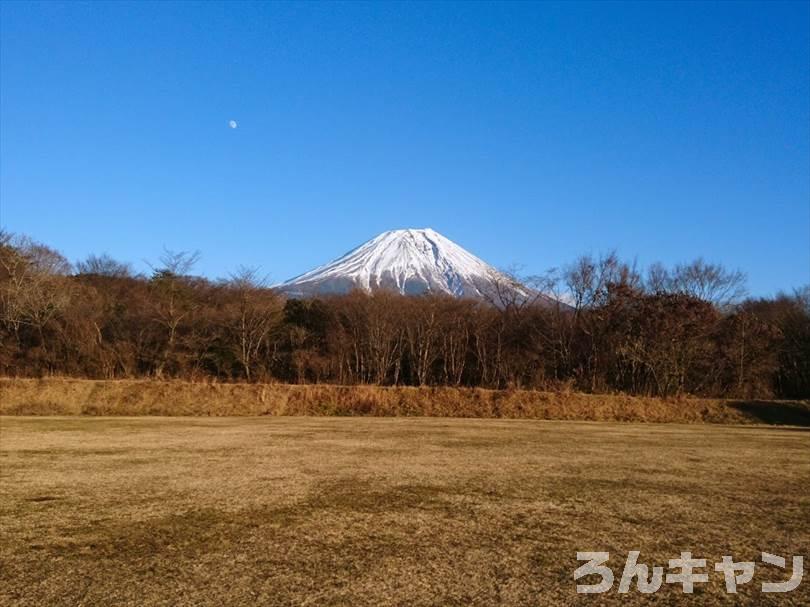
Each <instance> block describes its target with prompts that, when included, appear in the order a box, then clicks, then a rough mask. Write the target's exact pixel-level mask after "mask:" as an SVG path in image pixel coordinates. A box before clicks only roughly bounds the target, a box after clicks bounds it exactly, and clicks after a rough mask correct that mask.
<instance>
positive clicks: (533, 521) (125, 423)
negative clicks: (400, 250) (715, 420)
mask: <svg viewBox="0 0 810 607" xmlns="http://www.w3.org/2000/svg"><path fill="white" fill-rule="evenodd" d="M0 424H1V425H0V429H1V431H0V458H1V459H0V464H1V467H0V473H1V474H2V476H0V483H1V488H2V491H0V516H1V517H2V519H0V524H1V525H2V542H0V558H1V559H2V560H1V561H0V578H1V579H0V604H2V605H94V606H98V605H113V604H114V605H211V606H220V605H224V604H230V605H257V604H258V605H467V604H475V605H493V604H506V605H562V604H578V603H579V602H582V603H590V604H618V603H620V602H621V603H628V602H629V603H631V604H635V603H638V604H640V603H642V602H645V601H644V599H645V598H646V597H644V596H643V595H641V594H638V592H637V591H636V590H635V588H634V589H633V591H632V594H630V595H619V594H618V593H617V590H616V589H617V587H618V577H620V575H621V569H622V567H623V565H624V558H625V556H626V553H627V551H629V550H640V551H641V559H640V560H641V561H642V562H646V563H648V564H657V565H663V566H665V567H666V565H667V560H668V559H670V558H676V557H677V556H678V555H679V553H680V551H682V550H691V551H692V552H693V553H694V554H695V555H696V556H699V557H705V558H707V559H708V560H709V564H710V566H711V565H712V564H713V563H714V562H715V561H718V560H720V559H721V557H722V555H724V554H730V555H733V556H734V557H735V558H736V560H752V561H757V562H758V561H760V558H759V555H760V552H761V551H768V552H772V553H775V554H780V555H783V556H786V557H789V556H793V555H799V554H802V555H805V558H807V555H808V554H810V550H809V549H810V524H808V521H810V433H809V432H807V431H803V430H797V429H774V428H766V427H727V426H719V425H714V426H710V425H701V426H694V425H693V426H682V425H672V424H670V425H656V424H643V425H642V424H611V423H600V424H595V423H572V422H547V421H546V422H544V421H526V420H467V419H424V418H422V419H418V418H415V419H402V418H398V419H380V418H351V419H347V418H283V417H282V418H211V419H203V418H158V417H151V418H123V417H119V418H103V417H72V418H49V417H37V418H28V417H4V418H0ZM578 550H580V551H584V550H602V551H609V552H611V554H612V555H613V556H612V557H611V560H610V565H611V567H612V569H613V570H614V571H615V573H616V575H617V582H616V585H615V586H614V588H613V590H612V591H611V592H610V593H609V594H603V595H597V596H583V595H577V594H576V592H575V583H574V581H573V571H574V569H575V568H576V567H577V566H578V565H579V563H578V562H577V561H576V557H575V554H576V552H577V551H578ZM805 568H807V566H805ZM780 576H782V574H781V573H780V572H779V570H778V569H776V568H773V567H768V566H765V565H762V564H761V563H760V564H758V565H757V571H756V575H755V576H754V580H753V582H751V583H749V584H747V585H745V586H742V587H741V588H740V592H741V594H738V595H737V597H736V598H737V601H738V602H741V603H744V604H745V603H747V604H795V605H799V604H807V602H808V601H810V580H808V579H805V581H804V583H803V584H802V585H801V586H800V587H799V588H798V590H796V591H794V592H793V593H791V594H789V595H762V594H760V591H759V585H760V583H761V582H762V581H774V580H777V579H780ZM807 577H808V576H807V575H806V576H805V578H807ZM709 580H710V581H709V583H708V584H698V585H697V587H696V594H695V595H694V596H693V597H691V600H690V602H691V603H692V604H701V605H705V604H730V603H731V601H730V599H729V595H727V594H726V593H725V590H724V586H723V582H722V574H720V573H715V572H714V571H712V572H711V573H710V578H709ZM582 581H587V580H582ZM683 597H684V595H682V594H681V593H680V587H679V586H673V585H667V584H664V586H663V587H662V589H661V590H660V591H659V592H658V593H656V594H655V595H654V596H653V597H652V598H653V600H654V601H655V602H657V603H659V604H672V603H679V602H681V600H682V599H683ZM622 599H624V600H622ZM647 600H649V599H647Z"/></svg>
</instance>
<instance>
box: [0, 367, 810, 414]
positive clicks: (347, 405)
mask: <svg viewBox="0 0 810 607" xmlns="http://www.w3.org/2000/svg"><path fill="white" fill-rule="evenodd" d="M0 394H1V395H2V398H0V415H126V416H132V415H166V416H178V415H182V416H185V415H193V416H243V415H247V416H259V415H273V416H278V415H318V416H321V415H329V416H334V415H338V416H373V417H391V416H397V417H401V416H428V417H479V418H511V419H553V420H571V421H573V420H578V421H630V422H654V423H664V422H671V423H687V424H693V423H715V424H785V425H794V426H810V401H806V400H805V401H751V400H731V399H726V400H724V399H717V398H672V399H661V398H654V397H642V396H629V395H625V394H608V395H603V394H582V393H578V392H539V391H536V390H484V389H481V388H455V387H421V388H416V387H403V386H392V387H382V386H372V385H359V386H337V385H331V384H317V385H289V384H239V383H236V384H223V383H211V382H186V381H161V380H156V379H144V380H114V381H102V380H86V379H69V378H48V379H12V378H0Z"/></svg>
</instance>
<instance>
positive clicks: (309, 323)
mask: <svg viewBox="0 0 810 607" xmlns="http://www.w3.org/2000/svg"><path fill="white" fill-rule="evenodd" d="M196 260H197V255H196V254H189V253H182V252H181V253H176V252H171V251H166V252H165V254H164V255H163V256H162V257H161V260H160V263H159V264H158V265H157V267H156V268H155V269H154V271H153V273H152V274H151V276H148V277H147V276H139V275H133V273H132V271H131V269H130V268H129V266H127V265H126V264H122V263H120V262H117V261H115V260H113V259H111V258H109V257H108V256H101V257H93V256H91V257H90V258H88V260H86V261H85V262H81V263H79V264H77V267H78V270H79V272H78V273H75V274H71V273H70V269H71V268H70V264H68V262H67V261H66V260H65V259H64V258H63V257H62V256H61V255H59V254H58V253H57V252H55V251H53V250H51V249H49V248H48V247H46V246H43V245H40V244H38V243H35V242H33V241H31V240H30V239H25V238H17V237H12V236H10V235H8V234H4V235H3V237H2V239H0V373H2V374H5V375H13V376H23V377H25V376H29V377H42V376H49V375H70V376H76V377H88V378H98V379H122V378H141V377H153V378H166V379H169V378H178V379H205V378H209V379H216V380H218V381H249V382H250V381H265V382H266V381H281V382H287V383H334V384H350V385H354V384H375V385H412V386H464V387H483V388H489V389H505V388H516V389H540V390H558V389H566V388H573V389H576V390H580V391H585V392H593V393H610V392H618V391H621V392H627V393H631V394H639V395H651V396H654V395H658V396H670V395H680V394H694V395H701V396H735V397H743V398H770V397H790V398H802V397H807V396H808V395H810V296H808V295H807V293H805V292H800V293H797V294H795V295H793V296H787V295H783V296H779V297H778V298H776V299H773V300H749V301H745V302H742V303H734V300H735V299H736V298H737V297H738V296H739V294H740V293H741V288H742V287H741V275H740V274H739V273H737V272H727V271H725V270H724V269H723V268H722V267H720V266H716V265H712V264H707V263H705V262H702V261H700V260H698V261H697V262H694V263H692V264H687V265H682V266H677V267H676V268H675V269H674V270H673V271H671V272H670V271H668V270H666V269H665V268H663V267H661V266H653V267H652V268H651V269H650V271H649V272H648V275H647V278H646V280H644V279H642V277H641V275H640V273H639V272H637V271H636V269H635V267H634V266H632V265H628V264H626V263H623V262H622V261H621V260H620V259H619V258H618V257H617V256H616V255H615V254H609V255H606V256H603V257H601V258H598V259H597V258H592V257H582V258H581V259H579V260H578V261H576V262H575V263H574V264H572V265H571V266H570V267H568V268H567V269H566V270H565V271H563V272H561V273H560V274H559V277H560V278H559V280H558V279H556V278H555V277H554V276H552V275H550V276H549V277H546V278H544V279H543V280H542V282H543V284H544V289H545V290H547V291H548V292H554V291H555V290H559V289H560V288H562V290H564V291H565V292H566V293H567V294H568V297H569V299H568V301H570V302H571V303H572V305H570V306H569V305H565V304H562V303H560V302H558V301H556V300H553V299H549V298H548V297H537V298H527V299H523V300H521V301H519V302H518V301H512V302H507V303H506V304H504V305H491V304H489V303H486V302H475V301H470V300H458V299H453V298H449V297H445V296H438V295H429V296H422V297H403V296H400V295H395V294H393V293H388V292H378V293H374V294H371V295H369V294H365V293H362V292H354V293H351V294H348V295H345V296H335V297H328V298H323V299H311V300H287V301H285V300H284V299H283V298H282V297H280V296H279V295H277V294H276V293H275V292H274V291H273V290H272V289H269V288H268V287H267V286H266V285H265V284H264V283H263V281H262V280H261V279H260V278H259V277H258V276H257V274H256V272H255V271H254V270H250V269H242V270H240V271H238V272H237V273H235V274H234V275H232V276H231V277H230V278H229V279H228V280H224V281H219V282H211V281H209V280H206V279H204V278H200V277H196V276H193V275H190V274H189V272H190V271H191V269H192V268H193V265H194V263H195V262H196Z"/></svg>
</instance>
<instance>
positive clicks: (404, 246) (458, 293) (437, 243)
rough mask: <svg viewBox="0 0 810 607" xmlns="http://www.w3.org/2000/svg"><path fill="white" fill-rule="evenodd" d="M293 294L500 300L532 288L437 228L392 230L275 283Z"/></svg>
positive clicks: (527, 293) (522, 295) (523, 295)
mask: <svg viewBox="0 0 810 607" xmlns="http://www.w3.org/2000/svg"><path fill="white" fill-rule="evenodd" d="M277 288H278V289H279V290H280V291H282V292H284V293H286V294H287V295H289V296H291V297H307V296H312V295H326V294H336V293H348V292H349V291H352V290H354V289H362V290H365V291H376V290H390V291H395V292H398V293H401V294H403V295H419V294H423V293H442V294H446V295H452V296H455V297H470V298H476V299H485V300H489V301H497V300H498V299H499V298H503V297H517V298H518V299H525V298H527V297H529V296H530V294H531V291H530V290H529V289H527V288H525V287H523V286H522V285H520V284H518V283H516V282H515V281H513V280H511V279H510V278H509V277H507V276H505V275H504V274H503V273H501V272H498V271H497V270H496V269H495V268H493V267H492V266H490V265H489V264H487V263H485V262H484V261H482V260H481V259H479V258H478V257H476V256H475V255H473V254H472V253H470V252H468V251H466V250H465V249H463V248H462V247H460V246H458V245H457V244H455V243H454V242H453V241H451V240H449V239H447V238H445V237H444V236H442V235H441V234H439V233H438V232H435V231H434V230H431V229H429V228H427V229H407V230H391V231H389V232H384V233H382V234H380V235H379V236H377V237H376V238H372V239H371V240H369V241H368V242H366V243H364V244H362V245H360V246H359V247H357V248H356V249H353V250H352V251H349V252H348V253H346V254H345V255H343V256H342V257H340V258H338V259H336V260H334V261H332V262H330V263H328V264H326V265H323V266H320V267H318V268H315V269H314V270H311V271H309V272H306V273H304V274H301V275H300V276H296V277H295V278H292V279H290V280H288V281H286V282H284V283H282V284H281V285H278V287H277Z"/></svg>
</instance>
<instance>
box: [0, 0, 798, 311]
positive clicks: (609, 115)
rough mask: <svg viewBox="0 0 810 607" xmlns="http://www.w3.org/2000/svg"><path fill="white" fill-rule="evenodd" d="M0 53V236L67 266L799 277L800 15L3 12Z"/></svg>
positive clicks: (191, 7)
mask: <svg viewBox="0 0 810 607" xmlns="http://www.w3.org/2000/svg"><path fill="white" fill-rule="evenodd" d="M0 45H1V46H0V223H2V225H3V226H4V227H5V228H7V229H10V230H12V231H15V232H22V233H27V234H29V235H31V236H33V237H34V238H36V239H39V240H42V241H45V242H47V243H48V244H51V245H52V246H54V247H56V248H58V249H60V250H61V251H63V252H64V253H65V254H66V255H67V256H68V257H69V258H70V259H71V260H76V259H78V258H83V257H84V256H86V255H87V254H88V253H91V252H96V253H101V252H108V253H110V254H111V255H113V256H114V257H117V258H120V259H124V260H130V261H134V262H136V265H137V266H138V267H139V268H144V267H146V266H144V264H143V262H142V260H144V259H148V260H154V259H155V258H156V257H157V256H158V255H159V254H160V251H161V249H162V247H163V246H167V247H169V248H172V249H176V250H177V249H198V250H200V252H201V253H202V260H201V262H200V265H199V266H198V271H199V272H200V273H204V274H206V275H208V276H211V277H217V276H224V275H226V274H227V273H228V272H229V271H231V270H233V269H235V268H236V267H237V266H238V265H239V264H245V265H254V266H260V267H261V268H262V270H263V271H264V272H266V273H269V274H270V276H271V277H272V278H273V279H276V280H282V279H285V278H288V277H290V276H293V275H295V274H298V273H300V272H302V271H304V270H307V269H309V268H311V267H312V266H315V265H318V264H320V263H323V262H326V261H328V260H329V259H331V258H333V257H336V256H337V255H339V254H342V253H343V252H345V251H346V250H347V249H349V248H352V247H353V246H355V245H358V244H360V243H361V242H363V241H364V240H367V239H368V238H371V237H372V236H374V235H376V234H377V233H379V232H382V231H384V230H387V229H393V228H400V227H432V228H434V229H436V230H438V231H439V232H441V233H443V234H444V235H445V236H447V237H449V238H451V239H453V240H455V241H456V242H458V243H459V244H461V245H462V246H464V247H466V248H468V249H470V250H471V251H472V252H473V253H475V254H477V255H479V256H480V257H482V258H484V259H485V260H487V261H489V262H490V263H492V264H494V265H496V266H499V267H506V266H512V265H516V264H517V265H520V266H522V268H523V271H524V272H525V273H528V274H531V273H539V272H542V271H543V270H545V269H547V268H549V267H553V266H559V265H561V264H564V263H566V262H569V261H571V260H572V259H573V258H574V257H575V256H577V255H579V254H581V253H585V252H594V253H598V252H600V251H605V250H608V249H612V248H616V249H617V250H618V251H619V252H620V253H621V254H622V255H623V256H626V257H630V258H633V257H635V258H637V259H638V261H639V263H641V264H647V263H650V262H652V261H656V260H660V261H663V262H665V263H674V262H677V261H683V260H689V259H693V258H695V257H698V256H703V257H704V258H706V259H709V260H712V261H718V262H721V263H724V264H726V265H728V266H731V267H734V268H740V269H742V270H743V271H745V272H747V273H748V276H749V287H750V290H751V291H752V292H753V293H754V294H762V295H766V294H770V293H773V292H775V291H777V290H779V289H790V288H793V287H796V286H799V285H801V284H805V283H808V282H810V4H808V3H791V4H779V3H773V2H769V3H767V4H755V3H742V4H735V3H726V2H723V3H709V4H697V3H683V4H660V3H642V4H608V3H597V4H548V3H542V4H528V3H520V4H505V3H496V4H484V3H465V4H449V3H436V4H434V3H418V4H382V3H368V4H339V3H324V4H317V3H298V4H260V3H237V2H227V3H221V4H218V3H203V4H193V3H182V4H171V3H164V2H161V3H155V4H149V3H144V2H141V3H133V4H128V3H124V2H115V3H111V4H103V3H100V2H93V3H85V4H81V3H65V4H61V3H45V4H29V3H10V2H4V3H2V4H0ZM231 119H232V120H236V121H237V122H238V124H239V127H238V128H237V129H231V128H229V127H228V121H229V120H231Z"/></svg>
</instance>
